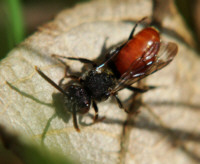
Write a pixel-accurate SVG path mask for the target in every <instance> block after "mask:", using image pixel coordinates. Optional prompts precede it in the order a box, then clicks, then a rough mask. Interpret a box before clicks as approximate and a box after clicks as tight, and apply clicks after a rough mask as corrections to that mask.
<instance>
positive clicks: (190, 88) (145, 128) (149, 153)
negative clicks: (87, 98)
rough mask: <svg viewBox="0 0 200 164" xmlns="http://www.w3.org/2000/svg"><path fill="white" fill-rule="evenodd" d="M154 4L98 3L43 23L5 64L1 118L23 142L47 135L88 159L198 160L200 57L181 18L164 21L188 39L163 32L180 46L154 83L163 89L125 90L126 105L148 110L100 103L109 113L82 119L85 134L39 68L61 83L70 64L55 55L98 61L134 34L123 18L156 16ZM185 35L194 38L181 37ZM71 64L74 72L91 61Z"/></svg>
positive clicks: (52, 145) (47, 141)
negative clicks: (105, 51) (94, 121)
mask: <svg viewBox="0 0 200 164" xmlns="http://www.w3.org/2000/svg"><path fill="white" fill-rule="evenodd" d="M151 7H152V4H151V2H150V1H146V0H142V1H136V0H135V1H124V2H122V1H105V2H104V1H93V2H90V3H86V4H82V5H78V6H76V7H74V8H73V9H70V10H66V11H63V12H61V13H60V14H59V15H58V16H57V17H56V18H55V20H54V21H52V22H50V23H48V24H46V25H43V26H42V27H40V28H39V30H38V31H37V32H36V33H35V34H34V35H32V36H31V37H29V38H28V39H26V40H25V41H24V42H23V43H22V44H20V45H19V46H18V47H16V48H15V49H14V50H13V51H11V52H10V53H9V55H8V57H7V58H5V59H4V60H3V61H2V62H1V64H0V79H1V81H0V113H1V115H0V124H2V125H4V127H6V128H7V129H9V130H10V131H12V132H15V133H17V134H18V136H20V139H22V140H28V141H30V140H31V142H36V143H38V145H40V144H41V142H42V141H43V142H42V144H44V145H45V146H46V147H47V148H48V149H49V150H51V151H56V152H60V153H61V154H64V155H65V156H70V157H71V158H74V159H76V160H79V161H81V163H87V164H89V163H108V162H109V163H110V164H112V163H198V162H199V161H200V143H199V141H200V127H199V124H200V120H199V118H200V110H199V109H200V102H199V97H200V89H199V83H200V77H199V69H200V68H199V67H200V65H199V62H200V61H199V58H198V57H197V56H196V53H195V51H193V50H192V49H191V48H190V47H189V46H188V44H190V40H191V39H192V38H190V34H189V32H187V30H185V29H186V28H185V27H184V24H181V20H179V16H175V17H173V16H165V19H163V24H164V25H167V24H170V25H171V26H169V27H172V28H171V29H170V30H171V31H173V30H174V31H175V33H176V30H177V31H179V33H178V36H181V37H177V36H176V37H173V36H172V35H170V33H168V32H165V31H163V33H162V39H163V40H169V41H173V42H175V43H177V44H178V46H179V53H178V55H177V57H176V59H175V60H174V61H173V62H172V63H171V64H170V65H169V66H167V67H166V68H165V69H163V70H161V71H159V72H158V73H156V74H154V75H152V76H150V77H148V79H147V81H146V84H148V85H156V86H161V87H160V88H158V89H155V90H152V91H149V92H148V93H145V94H143V95H136V96H134V97H133V98H132V99H129V97H130V92H128V91H127V90H124V91H121V92H120V93H119V97H120V98H121V99H122V100H124V102H125V104H126V105H128V104H131V103H132V109H133V110H134V109H135V110H139V111H140V112H139V114H137V115H135V114H129V115H127V114H126V113H125V112H124V111H122V110H121V109H119V108H118V105H117V104H116V103H115V101H113V100H112V99H109V100H108V101H106V102H101V103H98V107H99V115H100V117H103V116H105V117H106V119H105V120H104V121H102V122H99V123H97V124H94V125H90V124H91V123H92V117H91V116H93V115H94V111H93V109H92V108H91V110H90V112H89V114H86V115H84V116H80V117H79V123H80V124H81V133H77V132H76V131H75V129H74V128H73V123H72V118H71V115H70V114H69V113H67V112H66V109H65V108H64V107H63V105H62V103H63V101H62V94H60V93H58V91H57V90H56V89H55V88H54V87H52V86H51V85H50V84H49V83H47V82H46V81H45V80H44V79H42V78H41V76H39V75H38V74H37V73H36V71H35V69H34V67H35V66H38V67H39V68H40V69H41V70H42V71H44V72H45V74H47V75H48V76H49V77H50V78H51V79H52V80H53V81H55V82H56V83H58V82H59V80H60V79H61V78H62V77H63V75H64V67H63V66H62V65H60V64H59V63H58V62H57V61H55V60H54V59H53V58H51V55H52V54H58V55H64V56H73V57H77V56H78V57H86V58H88V59H96V58H97V57H98V56H99V54H100V52H101V48H102V46H103V44H104V42H105V40H106V38H108V39H107V41H106V46H107V47H111V46H113V45H115V44H117V43H119V42H121V41H123V40H125V39H126V38H127V37H128V35H129V33H130V31H131V29H132V27H133V24H132V23H130V22H128V21H122V20H128V19H129V18H131V20H138V19H140V18H142V17H144V16H147V15H152V12H151ZM175 14H178V13H175ZM174 18H176V19H174ZM176 20H179V21H177V22H178V23H179V24H177V23H176ZM173 27H176V28H173ZM140 28H141V27H139V28H138V29H137V31H138V30H139V29H140ZM181 29H182V30H181ZM183 29H184V30H183ZM182 31H184V33H183V32H182ZM185 36H186V37H185ZM184 37H185V41H186V42H183V40H180V38H184ZM188 38H189V39H188ZM186 43H188V44H186ZM191 43H192V42H191ZM186 45H187V46H186ZM66 62H67V64H68V65H69V66H70V68H71V70H72V71H74V72H76V71H80V70H81V68H82V66H83V65H82V64H80V63H78V62H76V61H73V62H72V61H66ZM132 100H134V101H132ZM126 102H127V103H126ZM129 102H130V103H129Z"/></svg>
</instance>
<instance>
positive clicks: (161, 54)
mask: <svg viewBox="0 0 200 164" xmlns="http://www.w3.org/2000/svg"><path fill="white" fill-rule="evenodd" d="M158 50H159V51H158ZM177 51H178V46H177V45H176V44H175V43H172V42H161V43H154V44H152V45H151V46H150V48H149V49H148V50H147V51H146V52H145V53H144V54H143V55H142V56H141V57H140V58H138V59H137V60H135V61H134V62H133V63H132V65H131V67H130V68H129V69H128V71H127V72H125V73H124V74H123V75H122V76H121V77H120V79H119V80H118V84H117V85H116V86H115V88H114V89H113V90H112V91H111V92H112V93H115V92H117V91H119V90H121V89H123V88H125V87H126V86H129V85H131V84H133V83H135V82H137V81H138V80H141V79H143V78H145V77H146V76H148V75H150V74H152V73H154V72H156V71H158V70H160V69H162V68H163V67H165V66H166V65H168V64H169V63H170V62H171V61H172V60H173V58H174V57H175V56H176V54H177ZM157 52H158V54H155V53H157ZM153 56H154V57H156V58H155V60H151V62H148V63H145V60H147V57H148V58H149V57H150V58H151V57H153ZM142 63H143V64H142ZM140 65H142V67H138V66H140Z"/></svg>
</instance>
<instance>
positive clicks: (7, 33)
mask: <svg viewBox="0 0 200 164" xmlns="http://www.w3.org/2000/svg"><path fill="white" fill-rule="evenodd" d="M86 1H89V0H34V1H33V0H0V45H1V46H0V60H1V59H3V58H4V57H5V56H6V55H7V53H8V52H9V51H10V50H11V49H12V48H13V47H15V46H16V45H17V44H19V43H20V42H21V41H23V40H24V39H25V38H26V37H28V36H29V35H31V34H32V33H33V32H34V31H36V30H37V27H38V26H40V25H41V24H44V23H45V22H48V21H50V20H52V19H53V18H54V17H55V16H56V14H57V13H58V12H59V11H61V10H62V9H66V8H70V7H73V6H74V5H76V4H77V3H82V2H86Z"/></svg>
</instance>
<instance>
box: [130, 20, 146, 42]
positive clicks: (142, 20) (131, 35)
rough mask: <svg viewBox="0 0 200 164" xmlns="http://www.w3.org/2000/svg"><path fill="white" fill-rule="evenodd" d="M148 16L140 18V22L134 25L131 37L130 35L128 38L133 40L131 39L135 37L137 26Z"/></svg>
mask: <svg viewBox="0 0 200 164" xmlns="http://www.w3.org/2000/svg"><path fill="white" fill-rule="evenodd" d="M146 18H147V17H144V18H142V19H141V20H139V21H138V22H136V24H135V26H134V27H133V29H132V31H131V33H130V35H129V37H128V40H131V39H132V38H133V34H134V32H135V29H136V27H137V26H138V24H139V23H141V22H142V21H144V20H145V19H146Z"/></svg>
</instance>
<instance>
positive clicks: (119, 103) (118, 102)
mask: <svg viewBox="0 0 200 164" xmlns="http://www.w3.org/2000/svg"><path fill="white" fill-rule="evenodd" d="M113 96H114V97H115V99H116V100H117V104H118V105H119V108H121V109H124V111H125V112H127V113H128V111H127V110H126V109H125V108H124V106H123V104H122V102H121V100H120V99H119V97H118V96H117V95H116V94H114V95H113Z"/></svg>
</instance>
